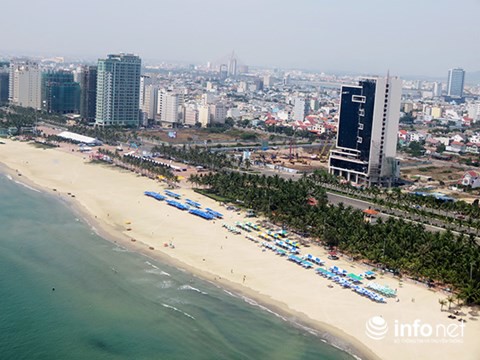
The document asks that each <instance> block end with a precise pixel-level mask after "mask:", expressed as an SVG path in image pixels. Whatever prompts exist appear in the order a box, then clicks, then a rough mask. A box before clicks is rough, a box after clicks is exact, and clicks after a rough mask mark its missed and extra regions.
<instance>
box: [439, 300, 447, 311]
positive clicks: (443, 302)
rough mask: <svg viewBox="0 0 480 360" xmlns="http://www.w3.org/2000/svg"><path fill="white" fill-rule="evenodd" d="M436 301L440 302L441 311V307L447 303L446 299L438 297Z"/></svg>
mask: <svg viewBox="0 0 480 360" xmlns="http://www.w3.org/2000/svg"><path fill="white" fill-rule="evenodd" d="M438 303H439V304H440V311H443V307H444V306H445V305H447V300H445V299H438Z"/></svg>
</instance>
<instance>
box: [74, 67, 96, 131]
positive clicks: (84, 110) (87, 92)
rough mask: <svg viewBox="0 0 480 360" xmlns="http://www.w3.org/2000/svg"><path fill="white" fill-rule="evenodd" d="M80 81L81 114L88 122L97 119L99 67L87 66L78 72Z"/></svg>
mask: <svg viewBox="0 0 480 360" xmlns="http://www.w3.org/2000/svg"><path fill="white" fill-rule="evenodd" d="M78 80H79V82H80V115H81V117H82V119H83V120H86V121H88V122H92V121H95V115H96V109H97V67H96V66H86V67H84V68H82V69H81V71H80V72H79V74H78Z"/></svg>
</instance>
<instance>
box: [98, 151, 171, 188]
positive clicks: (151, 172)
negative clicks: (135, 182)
mask: <svg viewBox="0 0 480 360" xmlns="http://www.w3.org/2000/svg"><path fill="white" fill-rule="evenodd" d="M98 152H99V153H100V154H103V155H107V156H109V157H110V158H112V160H115V163H116V164H117V165H129V166H128V169H131V170H133V171H137V170H138V171H140V172H142V171H143V172H144V173H145V175H147V176H150V177H154V176H163V177H164V178H165V179H166V180H167V181H171V182H174V183H176V182H178V177H177V176H176V175H175V174H174V173H173V171H172V170H171V169H170V168H168V167H167V166H164V165H160V164H158V163H157V162H155V161H153V160H152V159H147V158H143V157H140V156H126V155H121V154H119V153H118V152H113V151H110V150H108V149H104V148H99V149H98Z"/></svg>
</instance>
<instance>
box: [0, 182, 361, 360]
mask: <svg viewBox="0 0 480 360" xmlns="http://www.w3.org/2000/svg"><path fill="white" fill-rule="evenodd" d="M18 180H20V178H18V179H17V178H13V179H12V178H11V177H8V176H6V175H4V174H0V359H2V360H7V359H8V360H9V359H12V360H20V359H29V360H33V359H45V360H51V359H69V360H70V359H71V360H73V359H209V360H211V359H352V357H351V356H350V355H348V354H347V353H345V352H343V351H340V350H338V349H336V348H334V347H333V346H330V345H328V344H326V343H325V342H324V341H322V339H321V337H319V336H316V335H313V334H311V333H310V332H309V331H308V329H306V328H302V327H299V326H295V325H294V324H292V323H291V322H290V321H286V320H288V319H285V318H281V317H280V316H277V315H275V314H274V313H272V312H269V311H268V310H267V309H265V308H262V307H259V306H256V305H257V304H256V303H254V302H252V301H248V299H245V298H242V297H241V296H239V295H237V294H235V293H231V292H229V291H227V290H226V289H222V288H219V287H217V286H215V285H214V284H211V283H209V282H206V281H203V280H201V279H198V278H196V277H195V276H193V275H191V274H189V273H187V272H185V271H181V270H179V269H175V268H173V267H170V266H167V265H165V264H162V263H160V262H158V261H154V260H151V259H148V258H146V257H144V256H142V255H139V254H135V253H133V252H130V251H127V250H126V249H123V248H121V247H118V246H116V245H115V244H114V243H111V242H109V241H106V240H104V239H102V238H101V237H99V236H98V235H97V234H96V233H95V232H94V231H92V228H91V227H90V226H89V225H88V224H87V223H86V222H85V221H84V220H83V219H79V218H77V217H76V215H75V214H74V213H73V212H72V211H70V209H69V208H68V206H67V205H66V204H64V203H62V201H60V200H59V199H56V198H54V197H53V196H51V195H47V194H44V193H41V192H38V191H36V190H34V189H32V188H29V187H26V186H24V185H22V184H21V183H19V181H18ZM306 296H308V294H306Z"/></svg>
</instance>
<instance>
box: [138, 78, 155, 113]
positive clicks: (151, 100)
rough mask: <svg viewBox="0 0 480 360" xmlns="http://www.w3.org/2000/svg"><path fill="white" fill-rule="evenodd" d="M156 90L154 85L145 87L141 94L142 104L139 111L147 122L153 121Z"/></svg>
mask: <svg viewBox="0 0 480 360" xmlns="http://www.w3.org/2000/svg"><path fill="white" fill-rule="evenodd" d="M157 101H158V88H157V87H155V86H154V85H146V86H145V89H144V94H143V104H142V105H141V106H140V109H141V110H142V112H143V113H144V114H145V116H146V118H147V120H154V119H155V114H156V113H157V107H158V105H157Z"/></svg>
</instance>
